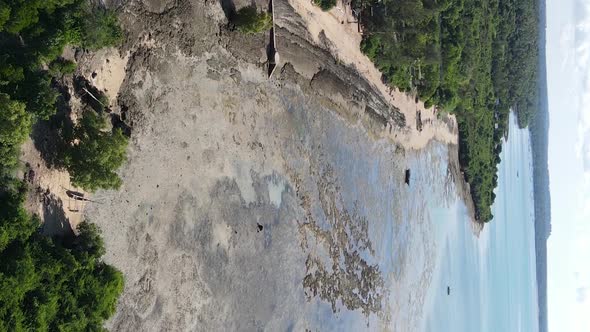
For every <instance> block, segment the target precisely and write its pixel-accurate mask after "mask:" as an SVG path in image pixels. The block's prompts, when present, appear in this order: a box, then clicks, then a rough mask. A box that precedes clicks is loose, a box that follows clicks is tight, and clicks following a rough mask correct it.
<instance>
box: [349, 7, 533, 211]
mask: <svg viewBox="0 0 590 332" xmlns="http://www.w3.org/2000/svg"><path fill="white" fill-rule="evenodd" d="M359 6H360V7H361V8H362V15H361V23H362V25H363V27H364V30H365V36H364V40H363V42H362V44H361V48H362V50H363V52H364V53H365V54H367V56H369V58H371V59H372V60H373V61H374V62H375V64H376V66H377V67H378V68H379V69H380V70H381V72H382V73H383V75H384V78H385V79H386V80H387V81H388V82H389V83H390V84H392V85H395V86H397V87H398V88H400V89H401V90H403V91H408V92H415V93H417V95H418V96H419V97H420V99H421V100H423V101H424V102H425V104H426V105H437V107H439V108H440V109H442V110H444V111H448V112H451V113H453V114H455V115H456V116H457V120H458V124H459V132H460V156H459V157H460V161H461V166H462V168H463V171H464V174H465V178H466V179H467V181H468V182H469V183H470V184H471V190H472V196H473V200H474V202H475V206H476V215H477V216H476V217H477V218H478V220H480V221H484V222H487V221H489V220H491V218H492V214H491V209H490V206H491V204H492V203H493V201H494V198H495V197H494V194H493V190H494V188H495V187H496V184H497V176H496V172H497V170H496V165H497V163H498V162H499V154H500V151H501V139H502V137H503V136H504V134H505V133H506V130H507V124H508V123H507V122H508V113H509V109H510V108H514V109H515V110H516V111H517V114H518V118H519V121H520V124H521V126H526V124H527V123H528V120H529V119H530V118H531V115H532V114H533V113H534V112H535V110H536V109H537V77H538V46H537V36H538V3H537V0H484V1H483V2H481V1H475V0H384V1H377V0H366V1H360V3H359Z"/></svg>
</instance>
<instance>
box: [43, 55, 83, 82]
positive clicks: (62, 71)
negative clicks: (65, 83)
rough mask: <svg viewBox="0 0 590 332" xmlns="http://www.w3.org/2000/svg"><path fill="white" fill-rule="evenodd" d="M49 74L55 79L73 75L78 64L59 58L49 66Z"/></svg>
mask: <svg viewBox="0 0 590 332" xmlns="http://www.w3.org/2000/svg"><path fill="white" fill-rule="evenodd" d="M48 71H49V74H50V75H51V76H53V77H57V78H59V77H62V76H63V75H68V74H73V73H74V72H75V71H76V63H75V62H73V61H70V60H66V59H64V58H57V59H55V60H54V61H53V62H51V63H50V64H49V69H48Z"/></svg>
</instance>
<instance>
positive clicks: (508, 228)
mask: <svg viewBox="0 0 590 332" xmlns="http://www.w3.org/2000/svg"><path fill="white" fill-rule="evenodd" d="M501 158H502V162H501V163H500V165H499V170H498V171H499V177H498V179H499V180H498V182H499V184H498V188H497V189H496V196H497V198H496V202H495V204H494V206H493V213H494V220H492V221H491V222H490V223H489V224H488V225H486V227H485V228H484V230H483V231H482V232H481V234H480V236H479V238H478V237H476V236H474V235H473V231H472V229H471V227H470V225H469V222H468V220H467V219H466V217H465V216H466V211H465V207H464V205H463V204H461V203H459V202H457V203H455V204H452V205H451V206H450V207H448V208H438V207H431V208H430V215H431V222H432V223H433V226H434V229H435V230H436V233H437V234H438V237H437V239H436V240H435V242H437V244H438V245H437V247H438V253H439V254H438V255H437V258H436V261H437V263H436V268H435V272H434V275H433V279H432V283H431V286H430V288H429V291H428V295H427V301H426V305H425V308H424V311H423V315H424V321H423V324H424V325H423V330H425V331H454V332H455V331H527V332H528V331H538V319H537V316H538V309H537V308H538V306H537V290H536V289H537V286H536V275H535V241H534V216H533V211H534V209H533V180H532V169H531V165H532V159H531V158H532V157H531V151H530V141H529V133H528V130H521V129H518V126H517V125H516V122H515V119H514V118H511V125H510V134H509V138H508V141H507V142H505V144H504V148H503V152H502V155H501ZM447 287H450V295H447Z"/></svg>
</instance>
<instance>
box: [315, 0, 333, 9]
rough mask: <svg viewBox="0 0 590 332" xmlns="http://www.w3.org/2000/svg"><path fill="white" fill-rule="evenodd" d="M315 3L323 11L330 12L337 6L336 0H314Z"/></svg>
mask: <svg viewBox="0 0 590 332" xmlns="http://www.w3.org/2000/svg"><path fill="white" fill-rule="evenodd" d="M313 3H314V4H315V5H316V6H318V7H320V8H321V9H322V10H323V11H328V10H330V9H332V8H334V6H336V0H313Z"/></svg>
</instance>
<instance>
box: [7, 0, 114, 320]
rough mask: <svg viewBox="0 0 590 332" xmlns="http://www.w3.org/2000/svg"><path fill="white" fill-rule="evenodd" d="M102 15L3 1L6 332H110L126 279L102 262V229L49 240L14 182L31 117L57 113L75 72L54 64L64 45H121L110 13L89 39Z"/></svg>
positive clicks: (59, 4)
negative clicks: (106, 330) (59, 81)
mask: <svg viewBox="0 0 590 332" xmlns="http://www.w3.org/2000/svg"><path fill="white" fill-rule="evenodd" d="M94 10H97V8H94V7H90V6H89V5H88V2H87V1H86V0H0V262H1V263H0V331H36V330H41V331H102V330H103V327H102V326H103V322H104V321H105V320H106V319H107V318H108V317H109V316H110V315H112V313H113V312H114V310H115V305H116V302H117V298H118V296H119V294H120V293H121V291H122V288H123V278H122V275H121V273H120V272H118V271H117V270H115V269H114V268H112V267H111V266H108V265H106V264H104V263H103V262H102V260H101V259H100V257H101V256H102V254H103V253H104V246H103V244H102V240H101V238H100V236H99V234H98V230H97V228H96V227H95V226H93V225H89V224H86V223H82V224H81V225H80V235H79V236H78V237H77V238H75V239H74V240H73V241H69V242H68V241H64V242H62V241H54V240H53V239H50V238H47V237H44V236H42V235H41V234H40V233H39V231H38V230H39V219H38V218H37V217H35V216H30V215H28V214H27V212H26V211H25V209H24V208H23V202H24V199H25V194H26V188H25V187H24V184H23V183H21V182H19V181H17V180H15V179H13V175H14V174H13V170H14V168H15V166H16V165H17V163H18V156H19V146H20V144H21V143H22V142H23V141H24V140H25V139H26V137H27V136H28V135H29V134H30V130H31V120H32V118H35V119H47V118H49V117H51V116H52V115H53V113H55V103H56V99H57V97H58V93H57V91H56V90H55V88H54V87H55V85H56V82H55V78H56V77H58V76H59V75H64V74H68V73H71V72H72V71H73V70H74V69H75V65H73V64H72V63H70V62H66V61H64V60H61V59H60V60H56V58H57V57H58V56H59V55H61V54H62V53H63V48H64V46H65V45H67V44H70V45H73V46H84V47H88V48H94V47H99V46H106V44H109V43H114V41H115V40H120V30H118V31H119V32H117V33H115V32H113V31H114V28H113V26H112V25H113V24H114V23H113V20H112V17H114V16H112V17H111V18H106V19H105V17H104V15H103V16H101V15H102V14H105V13H107V12H105V11H104V10H103V9H100V10H99V11H101V12H100V13H99V14H98V16H97V17H96V18H93V19H95V20H94V21H93V23H92V24H93V25H94V26H93V27H92V29H93V30H99V31H102V32H97V31H92V32H89V31H86V30H85V29H87V27H88V25H87V22H89V21H87V20H86V18H88V17H90V16H92V12H93V11H94ZM110 15H112V14H110ZM100 24H104V25H105V26H101V25H100ZM105 31H106V32H105ZM111 33H112V35H109V34H111ZM116 34H119V36H118V37H116V38H114V37H113V36H114V35H116ZM111 37H113V38H111ZM44 68H48V71H46V70H45V69H44ZM103 124H104V121H103ZM105 135H107V134H105ZM118 135H120V133H119V134H118ZM107 136H109V137H110V136H112V137H115V138H113V140H114V141H117V138H118V137H119V136H117V134H113V135H107ZM98 137H99V138H102V136H101V135H98ZM98 141H99V142H100V143H103V144H105V143H110V141H109V139H108V138H107V139H99V140H98ZM119 141H121V140H120V139H119ZM123 141H125V142H126V139H123ZM86 146H87V141H84V144H82V145H81V147H86ZM109 148H110V147H107V148H106V150H107V151H111V150H109ZM74 150H75V148H74ZM82 150H83V149H82ZM110 155H112V153H111V154H109V156H110ZM70 162H71V164H72V165H75V164H76V162H75V161H70ZM111 163H112V161H111ZM97 164H98V165H100V166H99V167H98V168H100V167H103V166H104V165H105V164H106V165H109V162H105V161H104V160H101V161H99V162H97ZM119 164H120V163H119ZM107 175H108V174H107Z"/></svg>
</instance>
